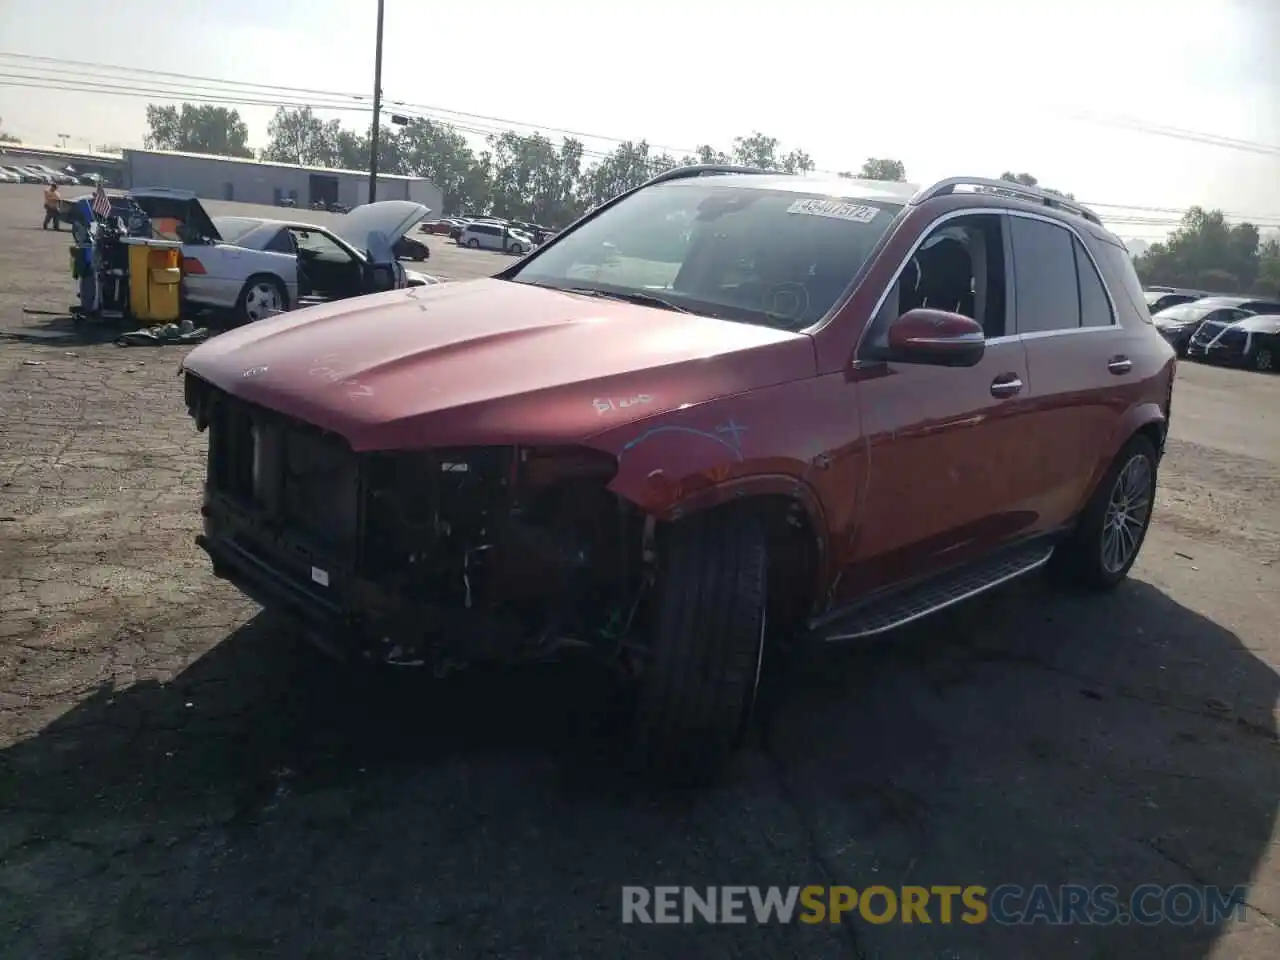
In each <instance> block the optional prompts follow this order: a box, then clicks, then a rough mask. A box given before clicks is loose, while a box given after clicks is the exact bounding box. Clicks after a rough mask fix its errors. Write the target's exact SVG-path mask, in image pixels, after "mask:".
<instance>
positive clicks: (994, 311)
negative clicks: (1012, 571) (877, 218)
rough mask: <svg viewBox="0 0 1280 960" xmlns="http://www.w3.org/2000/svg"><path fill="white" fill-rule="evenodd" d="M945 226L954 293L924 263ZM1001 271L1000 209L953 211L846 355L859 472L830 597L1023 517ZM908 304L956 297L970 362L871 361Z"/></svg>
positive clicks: (910, 572)
mask: <svg viewBox="0 0 1280 960" xmlns="http://www.w3.org/2000/svg"><path fill="white" fill-rule="evenodd" d="M946 234H950V236H951V237H952V238H955V239H956V240H957V241H958V242H961V243H962V244H963V245H965V247H966V256H967V257H968V262H969V267H968V270H969V272H970V274H971V276H970V277H969V278H968V279H967V280H965V281H964V282H963V284H962V288H961V287H957V289H956V290H955V291H954V292H955V293H956V294H958V296H957V300H956V301H955V302H950V301H948V299H947V297H949V296H951V294H948V295H947V296H938V295H936V294H935V293H934V292H933V287H932V283H933V281H932V280H931V279H930V277H929V276H928V275H929V274H930V273H933V272H936V267H935V265H932V264H930V265H927V266H925V267H923V268H922V267H921V266H920V264H921V263H922V262H925V261H927V260H928V256H927V254H928V253H929V251H930V250H932V249H934V247H935V246H936V245H937V244H940V243H941V242H942V240H941V239H939V238H943V237H945V236H946ZM935 241H936V243H935ZM953 272H954V271H953ZM1009 278H1010V271H1009V269H1008V251H1007V241H1006V238H1005V230H1004V227H1003V218H1001V217H1000V216H999V215H998V214H968V215H964V216H960V217H951V218H949V219H944V221H943V222H941V223H939V224H936V225H935V226H934V228H933V229H932V230H931V231H929V232H927V233H926V234H925V235H924V237H923V238H922V242H921V243H920V244H919V245H918V246H917V248H916V249H915V250H914V251H913V253H912V255H911V256H910V257H909V258H908V259H907V261H906V262H904V264H903V265H902V266H901V267H900V270H899V276H898V278H897V279H896V280H895V282H894V284H893V286H892V287H891V288H890V290H889V292H888V293H887V294H886V297H885V300H884V302H883V303H882V305H881V306H880V308H879V309H878V310H877V312H876V317H875V318H874V320H873V321H872V324H871V326H870V328H869V329H868V332H867V334H866V336H865V337H864V338H863V341H862V343H861V345H860V347H859V352H858V358H857V360H856V361H855V364H854V379H855V380H856V382H857V405H858V410H859V412H860V415H861V421H862V431H863V436H864V438H865V439H864V442H865V443H866V445H867V471H866V485H865V492H864V494H863V502H862V504H861V508H860V510H859V512H858V521H857V524H856V527H855V529H854V531H853V542H852V543H851V544H848V545H846V548H845V549H844V550H843V551H841V553H842V554H843V555H844V556H847V557H849V558H850V559H849V562H848V563H847V565H846V566H845V567H844V568H843V569H842V572H841V578H840V581H839V586H838V588H837V591H836V596H835V597H834V599H835V601H836V603H837V604H840V603H843V602H849V601H852V600H855V599H857V598H859V597H861V596H865V595H866V594H867V593H870V592H873V591H875V590H879V589H882V588H886V587H890V586H892V585H894V584H897V583H902V582H904V581H907V580H910V579H914V578H916V577H919V576H923V575H928V574H930V573H936V572H939V571H940V570H942V569H945V568H947V567H953V566H958V565H960V564H963V563H965V562H968V561H971V560H974V559H976V558H978V557H980V556H982V555H984V554H986V553H989V552H990V551H992V550H993V549H995V548H997V547H999V546H1000V545H1002V544H1004V543H1007V542H1010V541H1012V540H1015V539H1017V538H1018V537H1020V536H1021V535H1022V534H1023V533H1024V532H1025V531H1026V529H1027V528H1028V527H1029V526H1030V525H1031V522H1032V520H1033V519H1034V517H1033V516H1030V515H1028V513H1027V509H1028V506H1027V499H1028V494H1029V488H1028V484H1027V476H1028V473H1029V471H1030V469H1031V458H1032V453H1031V452H1030V450H1029V448H1028V445H1027V433H1028V430H1027V423H1028V419H1029V416H1030V413H1031V411H1030V408H1029V404H1028V401H1027V395H1026V390H1025V383H1026V380H1027V360H1026V355H1025V348H1024V347H1023V344H1022V341H1021V340H1020V339H1019V338H1018V337H1017V336H1014V335H1013V334H1012V331H1011V330H1010V329H1009V326H1010V323H1011V319H1010V304H1011V299H1012V298H1011V290H1010V289H1009ZM965 294H967V296H965ZM916 306H933V307H935V308H939V309H943V308H947V307H953V308H954V307H958V308H959V309H958V310H956V311H955V312H961V313H966V314H967V315H968V316H971V317H973V318H974V319H975V320H977V321H978V322H979V323H981V324H982V326H983V329H984V332H985V335H986V338H987V339H986V344H985V351H984V354H983V357H982V359H981V360H980V361H979V362H978V364H977V365H976V366H973V367H942V366H926V365H922V364H910V363H900V362H894V361H879V360H876V359H874V355H875V350H876V349H877V347H878V345H879V344H880V343H881V341H882V340H883V339H884V338H885V336H886V331H887V329H888V326H889V324H890V323H891V322H892V321H893V320H894V319H895V318H896V317H898V316H899V315H900V314H902V313H904V312H906V310H908V309H910V308H912V307H916Z"/></svg>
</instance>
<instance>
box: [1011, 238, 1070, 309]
mask: <svg viewBox="0 0 1280 960" xmlns="http://www.w3.org/2000/svg"><path fill="white" fill-rule="evenodd" d="M1009 238H1010V240H1011V242H1012V247H1013V275H1014V283H1015V286H1014V289H1015V291H1016V295H1017V301H1016V302H1017V332H1018V333H1020V334H1026V333H1048V332H1050V331H1054V330H1075V329H1077V328H1079V326H1080V285H1079V281H1078V280H1077V279H1076V256H1075V251H1074V249H1073V248H1072V244H1073V243H1074V242H1075V238H1074V237H1073V236H1072V235H1071V233H1070V232H1069V231H1068V230H1067V229H1065V228H1064V227H1060V226H1057V225H1056V224H1052V223H1046V222H1045V221H1043V220H1032V219H1030V218H1028V217H1010V218H1009Z"/></svg>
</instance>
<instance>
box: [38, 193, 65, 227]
mask: <svg viewBox="0 0 1280 960" xmlns="http://www.w3.org/2000/svg"><path fill="white" fill-rule="evenodd" d="M61 204H62V197H60V196H59V195H58V185H57V184H56V183H51V184H49V186H47V187H45V190H44V223H42V224H40V229H41V230H48V229H49V224H51V223H52V224H53V229H55V230H61V229H62V226H61V224H62V220H61V218H60V217H59V216H58V207H59V206H60V205H61Z"/></svg>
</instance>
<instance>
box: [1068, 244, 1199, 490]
mask: <svg viewBox="0 0 1280 960" xmlns="http://www.w3.org/2000/svg"><path fill="white" fill-rule="evenodd" d="M1086 239H1087V240H1088V241H1089V247H1090V249H1091V251H1092V252H1093V254H1094V258H1095V260H1096V261H1097V263H1098V266H1099V268H1100V269H1101V271H1102V276H1103V279H1104V280H1105V281H1106V283H1107V287H1108V289H1109V290H1110V292H1111V296H1112V298H1113V300H1114V301H1115V305H1116V312H1117V315H1118V319H1119V327H1118V329H1117V330H1116V331H1115V332H1114V333H1113V335H1112V337H1113V339H1112V340H1111V343H1114V345H1115V352H1116V353H1118V354H1123V355H1124V356H1126V357H1128V358H1129V359H1130V360H1131V361H1132V362H1133V368H1132V371H1131V372H1130V373H1129V374H1128V375H1127V376H1125V377H1116V376H1114V375H1111V374H1109V373H1108V372H1107V371H1106V369H1105V360H1106V359H1107V358H1106V357H1103V358H1102V360H1103V361H1104V366H1103V368H1102V370H1101V371H1100V373H1099V374H1098V375H1097V379H1098V380H1099V381H1101V382H1100V383H1099V384H1097V385H1096V387H1097V390H1098V394H1099V396H1100V397H1101V398H1102V400H1101V402H1102V404H1103V405H1104V406H1105V407H1106V409H1107V418H1108V420H1109V423H1108V424H1106V425H1105V426H1104V425H1099V429H1100V430H1102V432H1103V441H1102V443H1101V444H1100V449H1099V453H1098V455H1097V457H1096V459H1095V461H1094V463H1093V475H1092V477H1091V478H1090V483H1089V484H1088V485H1087V487H1086V488H1085V490H1084V497H1086V498H1087V497H1088V496H1089V495H1090V494H1091V493H1092V491H1093V490H1094V489H1095V488H1096V487H1097V485H1098V483H1099V482H1101V480H1102V478H1103V476H1104V475H1105V473H1106V471H1107V469H1108V468H1109V467H1110V466H1111V463H1112V461H1113V460H1114V459H1115V457H1116V455H1117V454H1118V453H1119V452H1120V449H1121V447H1123V446H1124V445H1125V444H1126V443H1127V442H1128V441H1129V438H1130V437H1132V436H1133V435H1134V434H1135V433H1137V432H1138V431H1139V430H1142V429H1143V428H1145V427H1148V426H1150V425H1152V424H1154V425H1157V426H1158V427H1159V429H1160V433H1161V437H1162V438H1163V436H1164V434H1165V433H1166V432H1167V430H1168V425H1169V416H1170V401H1171V397H1172V392H1173V379H1174V376H1175V374H1176V370H1177V358H1176V356H1175V354H1174V351H1173V347H1171V346H1170V345H1169V343H1168V342H1167V341H1166V340H1165V339H1164V337H1162V336H1161V335H1160V332H1159V331H1158V330H1156V328H1155V326H1154V325H1153V324H1152V323H1151V314H1150V312H1149V311H1148V309H1147V306H1146V301H1145V299H1143V298H1142V295H1141V288H1140V286H1139V284H1138V280H1137V275H1136V273H1130V272H1131V271H1132V270H1133V265H1132V262H1131V261H1129V259H1128V254H1127V252H1120V253H1119V254H1118V252H1117V250H1116V249H1115V248H1114V246H1113V245H1111V244H1109V243H1107V242H1105V241H1103V240H1100V239H1099V238H1098V237H1097V236H1089V237H1086ZM1122 257H1123V259H1122ZM1066 339H1071V338H1066ZM1077 339H1081V340H1087V339H1089V338H1088V337H1087V336H1082V337H1080V338H1077ZM1088 362H1089V363H1090V364H1092V363H1094V361H1093V360H1092V358H1090V359H1089V360H1088ZM1116 380H1120V381H1122V382H1121V383H1120V384H1118V385H1117V384H1116V383H1115V381H1116ZM1081 507H1083V503H1081Z"/></svg>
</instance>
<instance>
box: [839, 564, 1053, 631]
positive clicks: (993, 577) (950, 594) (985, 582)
mask: <svg viewBox="0 0 1280 960" xmlns="http://www.w3.org/2000/svg"><path fill="white" fill-rule="evenodd" d="M1052 555H1053V544H1051V543H1045V542H1044V541H1043V540H1039V541H1037V542H1035V543H1031V544H1027V545H1026V546H1023V547H1019V548H1017V549H1015V550H1012V551H1009V552H1002V553H1000V554H998V555H997V556H995V557H992V558H990V559H988V560H983V561H980V562H978V563H976V564H972V565H966V566H965V567H963V568H961V569H959V570H956V571H954V572H951V573H947V574H941V575H940V576H938V577H934V578H931V579H929V580H926V581H925V582H923V583H921V584H919V585H917V586H914V587H908V588H906V589H903V590H895V591H894V592H893V593H891V594H889V595H888V596H886V597H882V598H877V599H874V600H872V601H871V602H869V603H867V604H866V605H865V606H861V607H857V608H855V609H853V610H850V611H849V613H848V614H846V615H845V616H843V617H840V618H839V619H837V620H835V621H834V622H832V623H831V624H829V625H827V626H825V627H824V628H822V629H820V630H817V631H815V633H816V637H817V639H819V640H822V641H824V642H832V641H842V640H857V639H860V638H862V637H873V636H875V635H876V634H880V633H886V632H888V631H889V630H894V629H897V628H898V627H901V626H904V625H905V624H908V623H911V622H912V621H913V620H919V619H920V618H922V617H927V616H929V615H930V614H933V613H937V612H938V611H939V610H944V609H946V608H947V607H950V606H954V605H955V604H957V603H962V602H964V601H965V600H968V599H969V598H970V597H976V596H978V594H980V593H986V592H987V591H988V590H991V589H992V588H994V587H998V586H1000V585H1001V584H1002V583H1008V582H1009V581H1010V580H1016V579H1017V578H1018V577H1021V576H1024V575H1025V574H1028V573H1031V572H1032V571H1033V570H1037V569H1039V568H1040V567H1043V566H1044V565H1045V564H1046V563H1048V562H1049V557H1051V556H1052Z"/></svg>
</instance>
